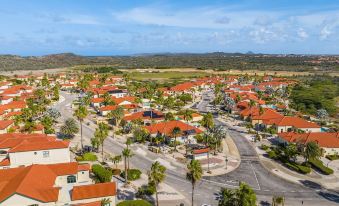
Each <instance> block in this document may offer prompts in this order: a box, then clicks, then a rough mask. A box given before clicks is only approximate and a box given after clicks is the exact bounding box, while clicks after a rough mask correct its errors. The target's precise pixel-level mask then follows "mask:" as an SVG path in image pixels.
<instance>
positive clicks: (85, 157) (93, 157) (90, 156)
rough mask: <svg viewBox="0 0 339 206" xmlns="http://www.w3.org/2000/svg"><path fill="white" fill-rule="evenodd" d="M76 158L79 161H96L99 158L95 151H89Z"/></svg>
mask: <svg viewBox="0 0 339 206" xmlns="http://www.w3.org/2000/svg"><path fill="white" fill-rule="evenodd" d="M76 160H77V161H79V162H81V161H91V162H94V161H97V160H98V157H97V156H96V155H95V154H94V153H92V152H88V153H85V154H83V155H82V156H79V157H77V158H76Z"/></svg>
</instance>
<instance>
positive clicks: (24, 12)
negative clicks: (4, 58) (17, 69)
mask: <svg viewBox="0 0 339 206" xmlns="http://www.w3.org/2000/svg"><path fill="white" fill-rule="evenodd" d="M0 5H1V7H0V28H1V29H0V54H18V55H45V54H52V53H63V52H73V53H76V54H82V55H125V54H136V53H153V52H199V53H201V52H214V51H224V52H247V51H253V52H261V53H305V54H339V0H223V1H221V0H219V1H217V0H205V1H203V0H167V1H166V0H160V1H151V0H21V1H19V0H0Z"/></svg>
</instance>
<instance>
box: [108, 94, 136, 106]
mask: <svg viewBox="0 0 339 206" xmlns="http://www.w3.org/2000/svg"><path fill="white" fill-rule="evenodd" d="M112 100H113V101H114V102H115V104H117V105H119V104H121V103H122V102H124V101H128V102H131V103H135V97H132V96H126V97H120V98H116V97H114V96H113V97H112Z"/></svg>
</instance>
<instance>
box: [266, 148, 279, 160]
mask: <svg viewBox="0 0 339 206" xmlns="http://www.w3.org/2000/svg"><path fill="white" fill-rule="evenodd" d="M267 155H268V157H269V158H271V159H277V157H278V155H277V154H276V153H275V152H274V151H273V150H271V151H269V152H268V153H267Z"/></svg>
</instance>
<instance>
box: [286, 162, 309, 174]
mask: <svg viewBox="0 0 339 206" xmlns="http://www.w3.org/2000/svg"><path fill="white" fill-rule="evenodd" d="M285 165H286V166H287V167H288V168H290V169H291V170H294V171H296V172H299V173H302V174H308V173H310V172H311V168H309V167H306V166H302V165H298V164H296V163H293V162H287V163H285Z"/></svg>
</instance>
